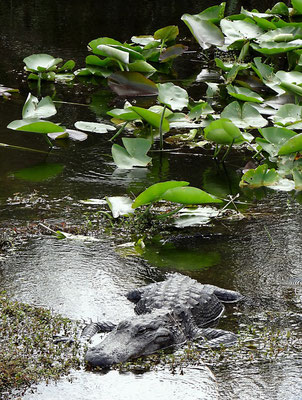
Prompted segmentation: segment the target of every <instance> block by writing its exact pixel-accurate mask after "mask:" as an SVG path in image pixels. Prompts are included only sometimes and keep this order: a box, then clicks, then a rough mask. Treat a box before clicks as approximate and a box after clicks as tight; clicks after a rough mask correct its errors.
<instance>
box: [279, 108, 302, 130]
mask: <svg viewBox="0 0 302 400" xmlns="http://www.w3.org/2000/svg"><path fill="white" fill-rule="evenodd" d="M301 120H302V107H301V106H298V105H296V104H284V105H282V106H281V107H280V108H279V110H278V111H277V112H276V114H275V115H274V116H273V121H274V123H275V124H278V125H282V126H287V125H290V124H292V123H294V122H298V121H301Z"/></svg>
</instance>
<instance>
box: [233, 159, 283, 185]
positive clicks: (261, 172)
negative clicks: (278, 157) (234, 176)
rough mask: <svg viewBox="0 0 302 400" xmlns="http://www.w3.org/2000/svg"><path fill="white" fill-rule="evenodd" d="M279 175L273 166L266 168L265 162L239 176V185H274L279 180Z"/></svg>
mask: <svg viewBox="0 0 302 400" xmlns="http://www.w3.org/2000/svg"><path fill="white" fill-rule="evenodd" d="M279 178H280V177H279V175H278V174H277V172H276V171H275V169H274V168H272V169H268V166H267V164H263V165H259V167H257V168H256V169H250V170H249V171H247V172H246V173H245V174H244V175H243V176H242V178H241V181H240V184H239V186H240V187H243V186H248V187H250V188H257V187H261V186H270V185H274V184H275V183H277V182H278V181H279Z"/></svg>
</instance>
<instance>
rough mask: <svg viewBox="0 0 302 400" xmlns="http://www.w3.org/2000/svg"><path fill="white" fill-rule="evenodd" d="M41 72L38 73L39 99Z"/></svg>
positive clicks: (39, 94)
mask: <svg viewBox="0 0 302 400" xmlns="http://www.w3.org/2000/svg"><path fill="white" fill-rule="evenodd" d="M41 76H42V75H41V72H39V73H38V93H37V94H38V97H40V96H41Z"/></svg>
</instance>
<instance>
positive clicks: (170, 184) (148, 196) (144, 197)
mask: <svg viewBox="0 0 302 400" xmlns="http://www.w3.org/2000/svg"><path fill="white" fill-rule="evenodd" d="M187 185H189V182H186V181H167V182H160V183H155V184H154V185H152V186H149V187H148V188H147V189H146V190H144V191H143V192H142V193H141V194H140V195H139V196H137V198H136V199H135V201H134V202H133V204H132V208H137V207H140V206H143V205H145V204H150V203H154V202H156V201H158V200H160V199H161V197H162V195H163V194H164V193H165V192H166V191H167V190H169V189H172V188H175V187H182V186H187Z"/></svg>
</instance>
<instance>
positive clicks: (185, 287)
mask: <svg viewBox="0 0 302 400" xmlns="http://www.w3.org/2000/svg"><path fill="white" fill-rule="evenodd" d="M126 296H127V298H128V300H130V301H132V302H134V303H136V305H135V308H134V311H135V313H136V314H137V315H136V316H134V317H132V318H129V319H126V320H123V321H121V322H120V323H118V324H117V325H115V324H112V323H110V322H104V323H94V324H92V325H88V326H87V327H86V328H84V330H83V333H82V336H83V337H86V338H88V337H90V336H92V335H93V334H95V333H97V332H101V331H103V332H110V333H109V334H108V335H107V336H106V337H105V338H104V340H103V341H101V342H100V343H99V344H97V345H96V346H94V347H91V348H89V349H88V351H87V352H86V355H85V361H86V362H87V363H88V364H89V365H91V366H93V367H101V368H108V367H110V366H111V365H113V364H117V363H121V362H125V361H127V360H129V359H133V358H138V357H141V356H145V355H149V354H152V353H155V352H156V351H158V350H161V349H165V348H167V347H170V346H173V345H177V344H181V343H184V342H186V341H189V340H196V339H198V340H199V341H201V342H202V345H203V344H204V345H205V346H211V347H219V346H220V345H221V344H223V345H226V346H227V345H232V344H234V343H235V342H236V340H237V336H236V335H235V334H234V333H232V332H228V331H225V330H221V329H214V328H210V326H213V325H215V323H217V321H218V320H219V318H220V317H221V315H222V314H223V312H224V305H223V304H222V303H235V302H237V301H239V300H241V299H242V298H243V296H241V294H240V293H238V292H235V291H232V290H226V289H222V288H219V287H217V286H213V285H208V284H205V285H204V284H201V283H199V282H197V281H196V280H195V279H192V278H190V277H188V276H184V275H181V274H177V273H175V274H171V275H170V276H169V277H168V279H167V280H165V281H163V282H156V283H151V284H149V285H148V286H144V287H140V288H137V289H134V290H131V291H130V292H129V293H128V294H127V295H126Z"/></svg>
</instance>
